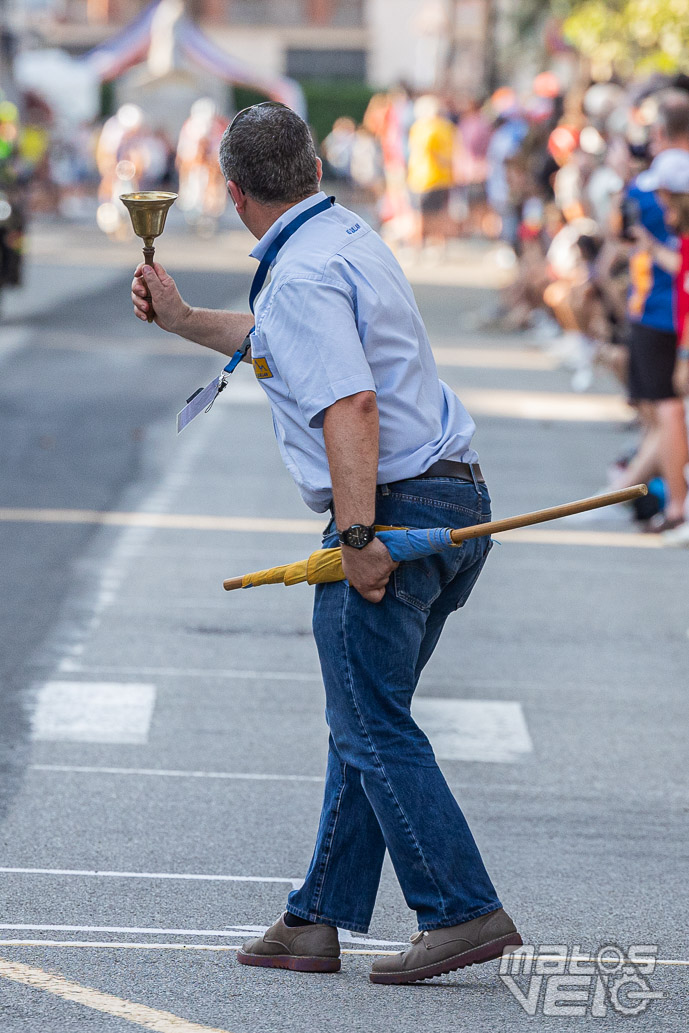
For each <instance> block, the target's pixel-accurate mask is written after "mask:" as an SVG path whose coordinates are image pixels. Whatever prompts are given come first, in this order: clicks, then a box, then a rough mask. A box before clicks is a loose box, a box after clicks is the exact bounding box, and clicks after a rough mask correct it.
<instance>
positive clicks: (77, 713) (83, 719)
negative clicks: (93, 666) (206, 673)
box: [32, 681, 156, 745]
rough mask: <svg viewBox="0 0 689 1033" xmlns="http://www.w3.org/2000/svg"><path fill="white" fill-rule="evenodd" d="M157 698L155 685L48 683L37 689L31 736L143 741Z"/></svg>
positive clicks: (92, 740) (146, 735)
mask: <svg viewBox="0 0 689 1033" xmlns="http://www.w3.org/2000/svg"><path fill="white" fill-rule="evenodd" d="M155 696H156V690H155V686H154V685H148V684H142V683H137V682H72V681H52V682H46V683H45V684H44V685H43V686H41V688H40V689H39V691H38V696H37V700H36V708H35V710H34V713H33V718H32V721H33V738H34V739H37V740H42V741H47V742H107V743H132V744H137V745H140V744H142V743H145V742H146V741H147V740H148V731H149V728H150V724H151V717H152V715H153V707H154V705H155Z"/></svg>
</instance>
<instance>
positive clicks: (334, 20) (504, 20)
mask: <svg viewBox="0 0 689 1033" xmlns="http://www.w3.org/2000/svg"><path fill="white" fill-rule="evenodd" d="M10 2H11V0H10ZM518 4H519V0H186V2H185V7H186V10H187V12H188V14H189V15H191V16H192V17H193V18H194V20H196V21H197V22H198V23H199V25H200V26H201V27H202V28H203V29H204V31H205V32H206V33H207V34H208V35H209V36H211V38H212V39H214V40H215V41H216V42H217V43H218V44H220V45H221V46H222V47H223V48H224V49H225V50H227V51H228V52H229V53H231V54H233V55H235V56H236V57H238V58H241V59H242V60H244V61H250V62H251V63H252V64H254V65H255V67H256V68H257V70H258V71H260V72H263V73H266V74H281V75H288V76H291V77H293V78H295V79H299V80H304V79H312V80H313V79H345V80H346V79H350V80H353V81H354V80H356V81H359V82H364V81H365V82H368V83H369V84H370V85H371V86H374V87H379V86H387V85H390V84H391V83H394V82H397V81H406V82H408V83H410V85H412V86H414V87H416V88H422V89H423V88H448V87H449V88H452V89H455V90H459V91H461V92H465V93H474V94H475V93H480V92H485V91H486V90H488V89H491V88H493V87H494V86H495V85H496V83H497V81H498V79H499V78H500V77H501V73H502V76H503V78H504V72H505V71H506V70H507V68H506V65H509V64H511V63H512V62H511V58H513V49H514V48H513V47H512V46H511V44H512V42H513V31H514V30H513V25H514V22H515V12H516V10H517V7H518ZM145 6H146V3H145V2H144V0H24V2H23V3H22V4H21V7H22V9H23V11H24V22H25V25H24V29H25V31H26V32H30V33H34V34H36V33H37V34H38V35H42V36H43V38H44V40H45V41H46V42H47V43H49V45H52V46H58V47H64V48H65V49H67V50H69V51H71V52H72V53H78V52H79V51H83V50H84V49H87V48H89V47H92V46H94V45H95V44H97V43H100V42H102V41H103V40H104V39H106V38H107V37H108V36H109V35H111V34H112V32H113V31H115V30H117V29H119V28H121V27H122V26H123V25H125V24H127V22H129V21H130V20H131V19H133V18H135V17H136V16H137V15H138V14H140V12H141V10H142V9H143V8H144V7H145Z"/></svg>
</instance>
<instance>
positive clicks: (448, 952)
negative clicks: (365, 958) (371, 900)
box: [369, 908, 522, 983]
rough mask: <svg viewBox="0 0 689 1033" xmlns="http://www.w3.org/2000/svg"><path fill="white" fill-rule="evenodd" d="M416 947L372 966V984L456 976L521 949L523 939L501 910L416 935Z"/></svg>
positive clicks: (411, 981)
mask: <svg viewBox="0 0 689 1033" xmlns="http://www.w3.org/2000/svg"><path fill="white" fill-rule="evenodd" d="M411 942H412V944H413V946H412V947H411V948H410V949H409V950H406V951H403V952H402V953H401V954H395V955H394V957H389V958H381V959H380V961H376V962H374V964H373V968H372V970H371V974H370V977H369V978H370V980H371V982H372V983H416V982H418V981H419V980H421V979H431V978H432V977H433V976H442V975H444V974H445V973H446V972H453V971H454V970H455V969H457V968H465V966H466V965H476V964H478V963H479V962H481V961H490V960H491V959H492V958H499V957H500V955H501V954H502V952H503V949H504V948H505V947H519V946H521V943H522V938H521V936H520V935H519V933H518V932H517V929H516V927H515V924H514V922H513V921H512V919H511V918H510V916H509V915H508V914H507V913H506V912H505V911H503V909H502V908H500V909H499V910H498V911H491V912H490V914H487V915H481V917H480V918H472V919H471V921H470V922H462V924H461V925H451V926H448V927H447V928H445V929H433V930H431V931H430V932H423V933H421V932H419V933H415V934H414V935H413V936H412V938H411Z"/></svg>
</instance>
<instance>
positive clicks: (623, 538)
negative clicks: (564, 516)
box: [493, 527, 663, 549]
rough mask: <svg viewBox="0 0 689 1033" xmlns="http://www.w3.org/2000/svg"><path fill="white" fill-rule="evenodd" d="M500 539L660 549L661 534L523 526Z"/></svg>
mask: <svg viewBox="0 0 689 1033" xmlns="http://www.w3.org/2000/svg"><path fill="white" fill-rule="evenodd" d="M493 537H494V538H497V539H498V540H499V541H501V542H502V541H505V542H522V544H524V545H592V546H601V545H604V546H607V547H608V548H610V547H611V546H612V547H613V548H617V549H660V548H662V546H663V542H662V539H661V536H660V535H659V534H638V533H635V532H633V531H629V532H627V531H583V530H582V531H551V530H546V529H545V528H538V529H534V528H532V527H522V528H519V529H518V530H516V531H503V532H502V534H496V535H493Z"/></svg>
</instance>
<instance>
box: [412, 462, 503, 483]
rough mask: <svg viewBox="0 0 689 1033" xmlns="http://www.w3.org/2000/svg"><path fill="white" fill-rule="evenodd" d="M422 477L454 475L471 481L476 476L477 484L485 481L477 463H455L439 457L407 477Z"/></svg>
mask: <svg viewBox="0 0 689 1033" xmlns="http://www.w3.org/2000/svg"><path fill="white" fill-rule="evenodd" d="M422 477H456V478H457V480H460V481H473V480H474V478H476V480H477V481H478V483H479V484H485V483H486V479H485V477H484V476H483V474H482V473H481V467H480V466H479V465H478V463H456V462H455V461H454V460H453V459H439V460H438V461H437V462H436V463H433V465H432V466H429V467H428V469H427V470H424V472H423V473H419V474H417V475H416V477H410V478H408V479H409V480H414V481H416V480H419V479H420V478H422ZM405 479H406V478H405Z"/></svg>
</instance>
